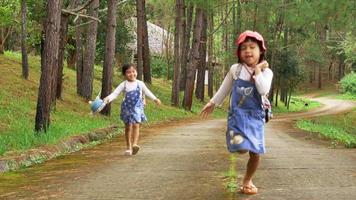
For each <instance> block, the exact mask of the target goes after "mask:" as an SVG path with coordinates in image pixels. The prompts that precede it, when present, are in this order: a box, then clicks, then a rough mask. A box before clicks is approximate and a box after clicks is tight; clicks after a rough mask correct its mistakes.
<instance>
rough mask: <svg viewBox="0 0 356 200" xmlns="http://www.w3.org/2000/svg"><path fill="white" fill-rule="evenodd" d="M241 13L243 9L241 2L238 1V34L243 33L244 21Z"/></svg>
mask: <svg viewBox="0 0 356 200" xmlns="http://www.w3.org/2000/svg"><path fill="white" fill-rule="evenodd" d="M241 12H242V9H241V0H237V26H236V27H237V30H236V33H237V34H238V33H240V32H242V31H241V26H242V25H241V20H242V17H241Z"/></svg>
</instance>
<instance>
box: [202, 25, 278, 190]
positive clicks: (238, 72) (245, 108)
mask: <svg viewBox="0 0 356 200" xmlns="http://www.w3.org/2000/svg"><path fill="white" fill-rule="evenodd" d="M236 45H237V56H238V60H239V62H238V63H237V64H234V65H232V66H231V68H230V71H229V72H228V74H227V75H226V77H225V79H224V81H223V83H222V85H221V86H220V88H219V90H218V91H217V93H216V94H215V95H214V97H213V98H212V99H211V100H210V101H209V102H208V103H207V104H206V105H205V106H204V108H203V109H202V111H201V115H202V116H203V117H206V116H207V115H209V114H210V113H211V112H213V110H214V107H215V105H221V104H222V103H223V101H224V99H225V97H226V96H228V95H229V94H231V101H230V109H229V113H228V119H227V122H228V123H227V124H228V127H227V131H226V144H227V148H228V150H229V151H230V152H231V153H233V152H237V153H247V152H248V153H249V156H250V157H249V160H248V163H247V170H246V174H245V176H244V179H243V181H242V186H241V187H240V192H241V193H244V194H257V192H258V189H257V187H256V186H255V185H254V184H253V182H252V177H253V175H254V173H255V171H256V169H257V167H258V164H259V161H260V154H263V153H265V141H264V124H265V112H264V110H263V107H262V102H263V98H266V95H267V93H268V92H269V90H270V87H271V82H272V78H273V73H272V71H271V70H270V69H269V68H268V63H267V61H265V60H264V54H265V52H266V46H265V43H264V40H263V37H262V36H261V35H260V34H259V33H258V32H254V31H245V32H243V33H242V34H241V35H240V36H239V38H238V39H237V41H236Z"/></svg>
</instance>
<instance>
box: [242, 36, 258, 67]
mask: <svg viewBox="0 0 356 200" xmlns="http://www.w3.org/2000/svg"><path fill="white" fill-rule="evenodd" d="M261 53H262V52H261V50H260V47H259V46H258V44H257V43H256V42H255V41H252V40H246V41H245V42H243V43H242V44H241V46H240V52H239V58H240V59H241V61H242V62H243V63H245V64H246V65H247V66H249V67H255V66H256V65H257V64H258V63H259V61H260V56H261Z"/></svg>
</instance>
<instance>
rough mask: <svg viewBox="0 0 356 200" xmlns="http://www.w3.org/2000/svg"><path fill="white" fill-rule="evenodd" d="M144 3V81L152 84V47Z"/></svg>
mask: <svg viewBox="0 0 356 200" xmlns="http://www.w3.org/2000/svg"><path fill="white" fill-rule="evenodd" d="M142 1H143V12H144V13H143V20H142V23H143V34H142V37H143V39H142V41H143V56H142V58H143V81H144V82H146V83H149V84H151V83H152V80H151V65H150V46H149V43H148V28H147V17H146V8H145V7H146V6H145V0H142Z"/></svg>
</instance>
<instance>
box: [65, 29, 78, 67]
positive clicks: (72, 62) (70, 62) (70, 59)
mask: <svg viewBox="0 0 356 200" xmlns="http://www.w3.org/2000/svg"><path fill="white" fill-rule="evenodd" d="M67 43H68V44H70V45H71V46H75V39H74V38H73V36H72V35H68V37H67ZM67 52H68V56H67V67H68V68H70V69H75V66H76V57H77V52H76V48H69V49H67Z"/></svg>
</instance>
